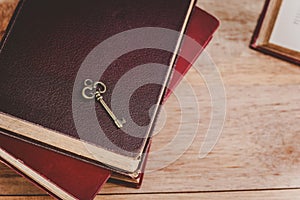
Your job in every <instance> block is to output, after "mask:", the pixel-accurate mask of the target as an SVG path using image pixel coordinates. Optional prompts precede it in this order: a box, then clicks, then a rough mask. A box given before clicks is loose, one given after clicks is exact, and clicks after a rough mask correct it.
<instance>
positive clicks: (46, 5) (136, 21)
mask: <svg viewBox="0 0 300 200" xmlns="http://www.w3.org/2000/svg"><path fill="white" fill-rule="evenodd" d="M194 4H195V1H194V0H189V1H181V0H175V1H174V0H172V1H171V0H170V1H160V0H157V1H153V0H151V1H149V0H134V1H132V0H130V1H124V0H122V1H121V0H120V1H119V0H117V1H102V0H100V1H99V0H91V1H89V3H88V4H87V3H86V1H83V0H75V1H74V0H63V1H61V0H59V1H58V0H45V1H39V0H22V1H20V3H19V5H18V8H17V9H16V12H15V14H14V16H13V20H12V21H11V23H10V25H9V27H8V31H7V32H6V33H7V34H6V35H5V36H4V40H3V43H2V44H1V53H0V66H1V72H0V74H1V84H0V94H1V99H0V111H1V113H0V128H2V129H4V130H7V131H8V133H9V134H8V135H13V136H14V137H17V138H20V139H22V140H24V141H27V142H31V143H32V144H35V145H39V146H41V147H44V148H47V149H51V150H55V151H58V152H60V153H62V154H65V155H68V156H71V157H74V158H77V159H81V160H84V161H86V162H91V163H93V164H96V165H99V166H102V167H104V168H107V169H109V170H111V171H114V172H117V173H119V174H124V175H126V176H129V177H131V178H133V179H135V178H138V176H139V175H140V172H141V168H142V166H143V165H142V163H143V161H144V159H145V152H146V149H147V144H148V143H149V142H148V140H149V138H150V137H151V130H153V126H154V121H155V119H156V117H157V114H158V110H159V103H160V102H161V100H162V97H163V94H164V91H165V87H166V84H167V82H168V80H169V76H170V73H171V70H172V67H173V65H174V62H175V59H176V53H177V52H178V49H179V47H180V44H181V40H182V34H183V33H184V32H185V30H186V27H187V23H188V21H189V18H190V15H191V13H192V10H193V7H194ZM54 12H55V15H53V13H54ZM50 16H51V17H50ZM145 27H146V28H145ZM147 27H159V28H160V29H163V30H173V31H176V32H177V33H178V34H174V35H172V36H170V35H167V34H164V35H163V34H162V35H160V34H158V35H153V34H137V35H135V37H134V38H133V39H135V40H134V41H130V39H132V38H130V36H131V35H132V34H127V35H126V33H127V32H126V31H128V30H132V29H135V30H140V31H143V30H144V32H145V31H146V32H149V30H151V29H149V28H148V29H147ZM143 28H144V29H143ZM155 30H158V29H155ZM122 33H123V35H122ZM124 33H125V35H124ZM130 33H131V32H130ZM115 35H118V36H120V37H119V39H122V40H119V42H120V43H125V44H127V45H128V48H129V46H130V45H137V47H138V48H135V49H134V48H133V49H130V48H129V50H131V51H129V52H127V53H126V54H124V55H122V54H120V52H122V51H121V50H122V48H123V47H124V45H120V44H118V43H116V42H115V40H113V41H111V40H109V38H110V37H114V36H115ZM146 40H151V42H152V43H153V42H154V43H157V44H163V45H164V46H167V48H168V49H171V50H172V51H171V52H168V51H164V50H161V49H153V48H148V47H151V45H152V44H148V43H146V44H145V41H146ZM99 44H100V47H103V46H104V49H103V48H102V49H100V50H99V49H98V48H97V47H99ZM129 44H130V45H129ZM101 45H102V46H101ZM125 47H127V46H125ZM102 51H104V53H103V52H102ZM94 53H96V54H97V53H98V54H97V55H96V56H95V54H94ZM110 55H114V56H115V55H117V56H116V59H114V60H112V61H111V60H110V58H109V57H110ZM109 61H111V62H109ZM153 63H154V64H153ZM155 63H159V64H155ZM137 66H139V67H137ZM131 74H133V75H131ZM145 79H146V81H147V80H148V81H150V82H146V83H145V84H144V85H140V84H141V83H144V82H145ZM94 83H95V84H94ZM89 86H93V88H89ZM117 86H118V87H117ZM84 89H91V90H93V89H95V91H94V94H93V96H92V100H91V99H88V97H87V96H88V94H87V93H85V91H84ZM131 89H135V90H133V92H132V91H131ZM115 91H118V92H117V93H116V94H115V93H114V92H115ZM131 92H132V93H131ZM89 94H90V93H89ZM115 96H117V98H115ZM112 108H114V109H112ZM123 117H124V119H122V118H123Z"/></svg>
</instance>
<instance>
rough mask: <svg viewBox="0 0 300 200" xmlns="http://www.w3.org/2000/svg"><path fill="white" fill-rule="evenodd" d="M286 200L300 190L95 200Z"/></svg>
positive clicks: (30, 199) (18, 199)
mask: <svg viewBox="0 0 300 200" xmlns="http://www.w3.org/2000/svg"><path fill="white" fill-rule="evenodd" d="M233 197H234V199H245V200H265V199H268V200H286V199H293V200H299V199H300V190H283V191H272V190H271V191H252V192H251V191H244V192H210V193H186V194H129V195H98V196H97V198H96V200H127V199H132V200H140V199H153V200H156V199H157V200H161V199H165V200H177V199H190V200H199V199H201V200H219V199H222V200H232V199H233ZM50 199H52V198H51V197H46V196H27V197H24V196H14V197H0V200H50Z"/></svg>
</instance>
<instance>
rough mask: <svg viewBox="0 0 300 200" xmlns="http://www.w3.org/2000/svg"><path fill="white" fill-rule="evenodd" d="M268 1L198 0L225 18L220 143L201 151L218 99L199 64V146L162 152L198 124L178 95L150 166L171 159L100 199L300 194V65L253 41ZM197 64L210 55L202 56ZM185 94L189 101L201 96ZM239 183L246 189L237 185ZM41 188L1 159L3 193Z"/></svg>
mask: <svg viewBox="0 0 300 200" xmlns="http://www.w3.org/2000/svg"><path fill="white" fill-rule="evenodd" d="M263 3H264V0H252V1H248V0H239V1H237V0H227V1H219V0H199V2H198V6H200V7H201V8H204V9H205V10H207V11H208V12H210V13H212V14H214V15H215V16H217V17H218V18H219V19H220V20H221V27H220V29H219V31H218V32H217V33H216V34H215V36H214V39H213V41H212V43H211V44H210V45H209V47H208V48H207V52H208V53H209V55H210V57H211V58H212V59H213V61H214V63H215V64H216V66H217V68H218V70H219V71H220V73H221V75H222V79H223V81H224V86H225V89H226V96H227V98H226V101H227V107H226V120H225V124H224V128H223V131H222V135H221V138H220V140H219V141H218V143H217V145H216V146H215V148H214V149H213V151H212V152H211V153H210V154H209V155H208V156H207V157H205V158H204V159H200V158H199V150H200V147H201V145H202V143H203V140H204V136H205V134H206V132H207V130H208V128H209V122H210V120H211V111H212V107H211V99H210V94H209V92H208V90H207V87H206V85H205V81H204V80H203V79H202V78H201V76H200V75H199V74H198V73H197V72H196V71H195V70H191V71H190V72H189V73H188V75H187V77H186V80H187V82H188V83H190V84H191V85H192V86H193V88H194V90H195V91H196V97H197V101H198V106H199V113H200V116H201V117H200V122H199V124H198V125H199V130H198V131H197V135H196V137H195V139H194V140H193V142H192V144H191V146H190V147H189V148H188V150H187V151H185V152H180V145H179V146H178V149H173V150H172V151H170V150H168V151H165V152H164V153H162V154H161V155H155V156H154V153H155V152H158V151H159V150H161V149H162V148H163V147H165V146H166V145H167V144H168V143H170V142H171V141H172V139H173V138H174V137H175V136H176V133H177V130H178V127H179V126H178V124H187V125H190V128H187V129H185V130H184V131H183V132H182V134H185V135H186V136H188V135H189V134H191V133H193V131H194V130H193V129H192V125H194V124H193V123H196V122H194V121H195V119H194V118H195V117H194V116H193V108H192V107H191V108H189V109H190V110H191V111H190V115H189V116H190V117H189V118H188V119H183V120H181V119H180V116H181V110H180V109H179V108H178V105H179V104H178V101H177V99H176V97H175V96H174V95H173V96H171V98H170V99H169V101H168V102H167V103H166V105H165V106H164V111H163V112H162V113H163V114H162V116H161V120H160V121H161V122H165V123H160V124H159V127H162V128H161V130H160V131H159V134H157V135H156V136H155V137H154V141H153V146H152V149H151V151H152V154H150V158H149V162H148V170H150V169H154V168H156V167H159V166H164V165H167V166H166V167H163V168H162V169H159V170H155V171H152V172H148V173H146V175H145V179H144V184H143V186H142V188H141V189H140V190H136V189H131V188H126V187H121V186H117V185H114V184H110V183H108V184H106V185H105V187H104V189H103V190H102V191H101V194H103V196H99V198H100V199H141V198H142V199H161V198H164V199H185V198H190V199H200V198H201V199H225V200H226V199H232V197H234V199H250V200H251V199H272V200H273V199H274V200H275V199H276V200H277V199H299V197H300V191H299V189H294V190H293V189H292V188H300V176H299V175H300V145H299V142H300V126H299V125H298V122H299V121H300V93H299V91H300V67H299V66H296V65H293V64H290V63H287V62H285V61H282V60H279V59H276V58H273V57H270V56H266V55H264V54H261V53H259V52H256V51H253V50H250V49H249V48H248V45H249V42H250V39H251V36H252V33H253V30H254V28H255V25H256V20H257V18H258V16H259V14H260V11H261V9H262V6H263ZM0 19H3V18H0ZM197 65H198V66H201V65H203V63H201V62H199V61H198V62H197ZM181 95H183V96H184V99H185V100H186V102H190V101H191V99H192V98H194V97H192V96H186V95H185V94H181ZM186 104H188V103H186ZM188 106H189V105H187V107H188ZM183 142H186V141H183ZM180 153H183V155H182V156H180V157H179V158H178V159H177V160H176V161H175V162H173V163H172V164H170V165H168V161H169V157H171V156H170V155H175V154H176V155H180ZM166 155H169V156H166ZM269 189H272V190H269ZM236 190H239V191H240V192H230V191H236ZM243 190H244V191H245V192H243ZM249 190H267V191H252V192H249ZM217 191H226V192H217ZM247 191H248V192H247ZM207 192H208V193H207ZM40 194H44V192H42V191H41V190H39V189H37V188H36V187H35V186H33V185H32V184H30V183H28V182H27V181H26V180H25V179H23V178H21V177H20V176H18V175H16V174H15V173H14V172H12V171H11V170H10V169H8V168H7V167H5V166H3V165H0V195H17V196H16V197H7V196H4V197H1V198H2V199H37V200H40V199H49V198H48V197H43V196H40V197H34V196H33V195H40ZM104 194H105V195H104ZM116 194H120V195H116ZM23 195H32V196H26V197H25V196H23ZM1 198H0V200H1Z"/></svg>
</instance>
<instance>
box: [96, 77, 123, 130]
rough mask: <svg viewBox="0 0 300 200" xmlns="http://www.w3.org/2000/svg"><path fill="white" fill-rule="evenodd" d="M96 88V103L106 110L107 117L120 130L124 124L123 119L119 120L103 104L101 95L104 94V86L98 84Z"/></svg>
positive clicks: (100, 83)
mask: <svg viewBox="0 0 300 200" xmlns="http://www.w3.org/2000/svg"><path fill="white" fill-rule="evenodd" d="M98 86H101V87H98V89H97V91H96V93H95V98H96V100H97V101H98V102H100V103H101V105H102V106H103V107H104V109H105V110H106V112H107V113H108V114H109V116H110V117H111V118H112V120H113V121H114V122H115V124H116V126H117V127H118V128H122V127H123V125H124V124H125V123H126V121H125V119H122V120H119V119H118V118H117V117H116V116H115V115H114V113H113V112H112V110H111V109H110V108H109V107H108V105H107V104H106V103H105V101H104V100H103V96H102V95H103V94H104V93H105V92H106V85H105V84H104V83H102V82H98Z"/></svg>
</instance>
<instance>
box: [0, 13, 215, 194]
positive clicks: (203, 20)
mask: <svg viewBox="0 0 300 200" xmlns="http://www.w3.org/2000/svg"><path fill="white" fill-rule="evenodd" d="M217 27H218V22H217V21H216V19H215V18H214V17H213V16H211V15H209V14H208V13H206V12H205V11H203V10H201V9H199V8H196V9H195V11H194V13H193V15H192V17H191V21H190V23H189V26H188V29H187V33H186V34H187V35H188V36H190V37H192V38H193V39H195V40H196V41H197V42H198V43H199V44H201V46H202V47H203V48H205V46H206V45H207V44H208V42H209V41H210V39H211V37H212V34H213V32H214V31H215V30H216V28H217ZM202 50H203V49H202V48H201V49H198V50H195V49H193V51H191V49H190V48H189V44H183V45H182V47H181V51H188V52H189V54H192V55H195V57H197V56H198V55H199V54H200V53H201V52H202ZM175 66H176V70H177V71H178V72H180V73H182V74H183V75H184V74H185V73H186V72H187V71H188V69H189V68H190V66H191V64H190V63H188V62H186V61H183V58H180V59H179V60H177V61H176V65H175ZM177 78H178V77H176V76H175V77H174V76H173V77H172V80H171V82H172V83H178V82H179V81H180V79H177ZM176 85H177V84H172V85H171V88H172V89H174V88H175V87H176ZM167 96H169V93H168V95H166V96H165V97H164V101H166V98H167ZM0 138H1V139H3V138H4V139H3V140H0V142H2V143H3V144H2V145H1V148H2V149H3V150H5V151H6V152H7V153H10V154H11V155H12V156H13V157H15V158H16V159H18V160H20V161H22V163H23V164H24V165H26V166H28V167H30V168H32V169H34V170H35V171H36V172H37V173H38V174H40V175H42V176H43V177H44V179H46V180H49V181H51V182H53V183H55V184H56V185H57V186H59V187H60V188H62V189H63V190H64V191H66V192H67V193H68V194H70V195H72V196H74V197H75V198H78V199H92V198H93V197H94V195H95V194H96V192H97V191H98V190H99V188H100V186H101V185H102V184H104V183H105V181H106V180H107V178H108V177H109V175H110V172H109V171H107V170H105V169H101V168H99V169H98V167H96V168H95V169H93V166H89V165H88V166H85V165H86V164H85V163H84V162H81V161H79V160H76V159H73V158H70V157H67V156H63V155H60V154H58V153H56V152H54V151H48V150H44V149H43V148H41V147H39V146H36V145H32V144H29V143H27V142H24V141H16V140H15V139H14V138H11V137H9V136H7V135H6V134H3V135H2V134H1V135H0ZM12 144H13V145H12ZM16 146H20V148H15V147H16ZM149 146H150V145H149ZM149 146H148V148H147V149H148V150H147V151H149ZM28 152H36V153H35V154H28ZM23 154H25V155H23ZM29 155H30V156H29ZM3 161H4V162H5V163H6V164H7V165H8V166H10V167H11V168H13V169H14V170H16V171H18V172H19V173H20V174H21V175H23V176H25V177H26V178H28V179H29V180H31V181H32V182H33V183H35V184H37V185H38V186H39V187H41V188H42V189H44V190H45V191H47V192H48V193H49V194H51V195H53V196H54V197H58V198H59V196H57V190H55V189H54V188H50V189H49V188H48V189H47V188H45V187H44V186H42V185H41V183H39V182H37V181H35V180H33V179H32V177H28V175H26V173H27V172H22V171H21V170H20V169H16V168H15V167H13V166H12V165H11V164H10V163H9V162H7V161H5V160H3ZM58 161H59V162H58ZM49 162H51V163H53V164H51V165H50V167H49V164H48V163H49ZM41 163H43V164H41ZM39 164H41V165H39ZM65 165H69V166H71V165H72V166H74V167H73V168H72V170H71V171H67V172H66V171H64V170H61V169H62V166H65ZM144 166H145V163H144ZM63 168H65V167H63ZM45 169H46V170H45ZM142 171H143V170H142ZM87 172H88V173H87ZM64 177H66V178H67V179H66V178H64ZM78 178H80V180H79V179H78ZM82 179H83V181H82ZM121 179H122V178H121ZM121 179H120V178H119V177H117V176H114V177H112V179H111V182H114V183H117V184H125V185H126V186H130V187H131V186H132V187H139V186H140V185H141V182H142V179H143V174H141V176H140V177H139V181H138V182H136V183H133V182H124V181H122V180H121ZM94 181H96V183H93V182H94ZM79 182H80V183H82V182H84V183H85V184H84V185H83V186H84V187H82V186H81V184H80V183H79ZM86 188H87V189H86Z"/></svg>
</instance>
